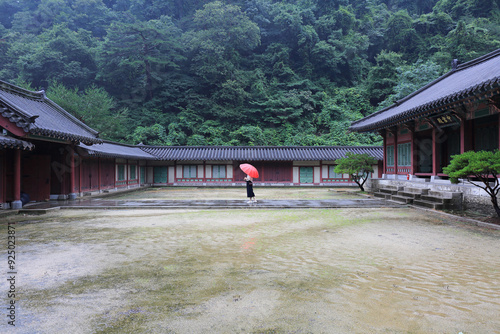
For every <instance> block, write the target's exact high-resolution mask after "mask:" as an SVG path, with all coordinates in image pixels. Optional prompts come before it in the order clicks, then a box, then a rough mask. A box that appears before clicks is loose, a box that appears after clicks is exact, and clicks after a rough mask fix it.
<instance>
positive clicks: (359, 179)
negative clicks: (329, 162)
mask: <svg viewBox="0 0 500 334" xmlns="http://www.w3.org/2000/svg"><path fill="white" fill-rule="evenodd" d="M336 163H337V166H336V167H335V173H339V174H349V176H350V177H351V180H352V181H354V182H356V184H357V185H358V186H359V188H360V189H361V191H365V188H364V185H365V182H366V181H367V180H368V177H369V176H370V173H373V165H376V164H377V160H376V159H375V158H373V157H371V156H369V155H368V154H366V153H364V154H354V153H352V152H347V153H346V157H345V158H342V159H338V160H337V161H336Z"/></svg>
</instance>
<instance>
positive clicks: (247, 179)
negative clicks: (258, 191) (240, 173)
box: [243, 175, 257, 203]
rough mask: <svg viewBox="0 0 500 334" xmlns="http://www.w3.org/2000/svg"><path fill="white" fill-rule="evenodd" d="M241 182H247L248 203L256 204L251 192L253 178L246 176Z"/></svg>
mask: <svg viewBox="0 0 500 334" xmlns="http://www.w3.org/2000/svg"><path fill="white" fill-rule="evenodd" d="M243 180H245V181H246V182H247V197H248V203H252V202H254V203H257V200H256V199H255V194H254V192H253V178H252V177H251V176H250V175H247V176H246V177H245V178H244V179H243Z"/></svg>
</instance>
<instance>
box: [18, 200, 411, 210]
mask: <svg viewBox="0 0 500 334" xmlns="http://www.w3.org/2000/svg"><path fill="white" fill-rule="evenodd" d="M400 206H401V204H397V203H394V202H387V201H385V200H381V199H369V198H360V199H330V200H259V201H257V202H256V203H248V202H247V200H152V199H150V200H138V199H131V200H114V199H102V198H88V199H87V198H84V199H76V200H72V201H50V202H44V203H36V204H32V205H29V206H26V207H24V210H40V209H50V208H58V207H61V208H68V209H69V208H80V209H81V208H95V209H99V208H129V209H134V208H149V209H151V208H155V209H158V208H173V207H177V208H190V207H191V208H199V207H204V208H230V207H239V208H241V207H244V208H342V207H369V208H377V207H378V208H380V207H400Z"/></svg>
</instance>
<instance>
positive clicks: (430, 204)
mask: <svg viewBox="0 0 500 334" xmlns="http://www.w3.org/2000/svg"><path fill="white" fill-rule="evenodd" d="M413 205H417V206H422V207H425V208H429V209H434V210H443V209H444V208H445V205H444V204H442V203H436V202H430V201H425V200H421V199H417V200H414V201H413Z"/></svg>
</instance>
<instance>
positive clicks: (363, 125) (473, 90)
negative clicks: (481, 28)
mask: <svg viewBox="0 0 500 334" xmlns="http://www.w3.org/2000/svg"><path fill="white" fill-rule="evenodd" d="M499 93H500V49H498V50H495V51H493V52H491V53H489V54H486V55H484V56H482V57H479V58H476V59H474V60H471V61H469V62H466V63H463V64H461V65H458V66H457V67H456V69H453V70H451V71H450V72H448V73H446V74H445V75H443V76H441V77H439V78H438V79H436V80H434V81H433V82H431V83H429V84H427V85H426V86H424V87H422V88H421V89H419V90H417V91H415V92H414V93H412V94H410V95H408V96H407V97H405V98H403V99H401V100H399V101H397V102H396V103H394V104H393V105H392V106H389V107H387V108H385V109H382V110H380V111H378V112H375V113H373V114H372V115H369V116H367V117H365V118H363V119H361V120H359V121H356V122H353V123H352V124H351V126H350V128H349V130H351V131H356V132H367V131H377V130H381V129H383V128H387V127H390V126H394V125H397V124H400V123H403V122H406V121H408V120H411V119H415V118H417V117H421V116H425V115H427V114H428V113H430V112H439V111H440V108H443V107H445V106H446V108H450V107H453V104H454V103H468V102H471V101H468V100H469V99H471V100H474V99H482V98H489V97H491V96H493V95H496V94H499ZM450 105H451V106H450Z"/></svg>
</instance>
